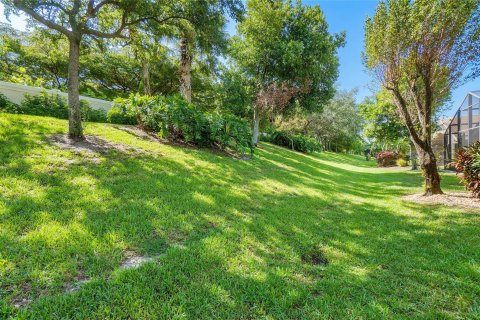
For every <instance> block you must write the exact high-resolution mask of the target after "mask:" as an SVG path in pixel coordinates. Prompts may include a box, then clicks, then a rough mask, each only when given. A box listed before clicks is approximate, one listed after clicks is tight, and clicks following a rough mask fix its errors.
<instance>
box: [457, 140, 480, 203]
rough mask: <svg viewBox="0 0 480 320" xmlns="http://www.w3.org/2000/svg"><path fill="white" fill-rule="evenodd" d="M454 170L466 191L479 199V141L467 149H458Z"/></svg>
mask: <svg viewBox="0 0 480 320" xmlns="http://www.w3.org/2000/svg"><path fill="white" fill-rule="evenodd" d="M455 168H456V169H457V170H458V172H459V173H461V175H460V177H461V180H462V182H463V183H464V185H465V188H466V190H469V191H471V192H472V195H473V196H474V197H476V198H480V141H479V142H476V143H474V144H473V145H471V146H470V147H468V148H465V149H460V151H459V152H458V153H457V156H456V161H455Z"/></svg>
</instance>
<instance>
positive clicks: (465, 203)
mask: <svg viewBox="0 0 480 320" xmlns="http://www.w3.org/2000/svg"><path fill="white" fill-rule="evenodd" d="M403 200H406V201H410V202H416V203H420V204H430V205H445V206H449V207H458V208H463V209H480V200H479V199H476V198H473V197H472V196H471V195H470V194H469V193H468V192H446V193H445V194H439V195H433V196H428V197H425V196H424V195H423V194H421V193H417V194H410V195H407V196H405V197H403Z"/></svg>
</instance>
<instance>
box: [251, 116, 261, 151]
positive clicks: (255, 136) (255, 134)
mask: <svg viewBox="0 0 480 320" xmlns="http://www.w3.org/2000/svg"><path fill="white" fill-rule="evenodd" d="M259 134H260V111H259V110H258V107H253V135H252V144H253V145H254V146H256V145H257V144H258V136H259Z"/></svg>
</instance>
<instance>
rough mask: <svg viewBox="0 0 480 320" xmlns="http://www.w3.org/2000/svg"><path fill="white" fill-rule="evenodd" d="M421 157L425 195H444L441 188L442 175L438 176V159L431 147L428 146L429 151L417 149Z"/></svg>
mask: <svg viewBox="0 0 480 320" xmlns="http://www.w3.org/2000/svg"><path fill="white" fill-rule="evenodd" d="M416 149H417V153H418V156H419V162H420V168H421V169H422V172H423V177H424V178H425V195H426V196H431V195H434V194H443V191H442V188H441V187H440V180H441V179H440V175H439V174H438V168H437V159H436V157H435V154H434V153H433V150H432V148H431V146H427V148H425V149H427V150H424V149H422V148H420V147H419V146H417V147H416Z"/></svg>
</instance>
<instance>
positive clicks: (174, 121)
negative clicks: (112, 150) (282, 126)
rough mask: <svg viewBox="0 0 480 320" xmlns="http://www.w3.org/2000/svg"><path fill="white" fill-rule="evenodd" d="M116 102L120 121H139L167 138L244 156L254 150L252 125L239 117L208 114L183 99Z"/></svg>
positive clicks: (133, 98) (139, 98)
mask: <svg viewBox="0 0 480 320" xmlns="http://www.w3.org/2000/svg"><path fill="white" fill-rule="evenodd" d="M115 102H116V103H115V105H114V107H115V109H116V110H118V111H116V112H117V113H118V114H119V118H120V116H122V117H124V118H125V119H129V120H131V121H132V122H133V121H135V123H139V124H140V125H142V126H144V127H145V128H147V129H150V130H153V131H155V132H157V133H158V134H159V135H160V136H161V137H163V138H166V139H170V140H177V141H183V142H186V143H192V144H195V145H198V146H205V147H212V146H217V147H218V148H220V149H227V148H229V149H232V150H234V151H236V152H240V153H245V152H247V151H252V148H251V147H252V146H251V142H250V139H251V131H250V126H249V124H248V123H247V122H246V121H244V120H242V119H240V118H238V117H236V116H233V115H219V114H207V113H204V112H202V111H201V110H199V109H198V108H196V107H195V105H193V104H191V103H188V102H186V101H185V100H184V99H183V98H181V97H180V96H169V97H160V96H159V97H149V96H140V95H131V96H130V97H128V98H127V99H117V100H115ZM112 109H113V108H112ZM109 114H110V113H109ZM109 120H111V118H109ZM112 122H113V121H112Z"/></svg>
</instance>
